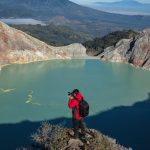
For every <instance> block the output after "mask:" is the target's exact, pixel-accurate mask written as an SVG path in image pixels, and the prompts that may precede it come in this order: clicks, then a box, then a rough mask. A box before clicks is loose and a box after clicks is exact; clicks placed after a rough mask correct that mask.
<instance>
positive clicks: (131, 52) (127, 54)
mask: <svg viewBox="0 0 150 150" xmlns="http://www.w3.org/2000/svg"><path fill="white" fill-rule="evenodd" d="M100 58H101V59H102V60H108V61H112V62H124V63H130V64H133V65H134V66H137V67H142V68H144V69H150V29H145V30H143V31H142V32H140V33H139V34H138V35H136V36H135V37H134V38H132V39H122V40H120V41H119V42H118V43H117V44H116V45H115V46H111V47H108V48H106V49H105V50H104V52H103V53H102V54H100Z"/></svg>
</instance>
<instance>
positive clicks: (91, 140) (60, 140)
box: [17, 122, 132, 150]
mask: <svg viewBox="0 0 150 150" xmlns="http://www.w3.org/2000/svg"><path fill="white" fill-rule="evenodd" d="M31 137H32V141H33V144H32V146H30V147H28V148H18V149H17V150H35V149H38V150H132V149H131V148H129V149H128V148H125V147H123V146H121V145H119V144H116V140H114V139H112V138H109V137H107V136H105V135H103V134H102V133H100V132H98V131H97V130H94V129H87V131H86V135H85V136H84V137H83V136H82V135H81V136H80V139H74V138H73V131H72V129H69V128H65V127H62V126H61V125H51V124H49V123H48V122H44V123H42V125H41V126H40V128H39V129H38V130H37V132H36V133H34V134H33V135H32V136H31Z"/></svg>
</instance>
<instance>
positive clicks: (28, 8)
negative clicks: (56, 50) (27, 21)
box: [0, 0, 150, 37]
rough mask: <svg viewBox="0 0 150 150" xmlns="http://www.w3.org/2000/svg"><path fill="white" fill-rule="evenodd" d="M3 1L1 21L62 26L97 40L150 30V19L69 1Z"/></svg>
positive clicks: (0, 12)
mask: <svg viewBox="0 0 150 150" xmlns="http://www.w3.org/2000/svg"><path fill="white" fill-rule="evenodd" d="M44 2H45V3H44V4H43V1H42V0H37V1H36V0H23V1H19V0H7V1H5V0H1V1H0V6H1V7H0V8H1V9H0V17H1V18H11V17H13V18H32V19H36V20H41V21H45V22H46V23H54V24H55V23H60V24H61V25H62V24H63V25H65V26H69V27H71V28H72V29H74V30H76V31H81V32H85V33H87V34H92V35H95V36H98V37H100V36H103V35H105V34H107V33H108V32H112V31H116V30H122V29H129V28H131V29H136V30H141V29H144V28H146V27H148V26H150V16H128V15H118V14H112V13H106V12H103V11H98V10H95V9H91V8H88V7H84V6H80V5H78V4H75V3H73V2H71V1H68V0H63V1H61V0H54V1H53V0H44Z"/></svg>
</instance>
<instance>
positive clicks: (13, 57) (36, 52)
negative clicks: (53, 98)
mask: <svg viewBox="0 0 150 150" xmlns="http://www.w3.org/2000/svg"><path fill="white" fill-rule="evenodd" d="M79 56H80V57H81V56H82V57H86V49H85V48H84V47H83V46H82V45H81V44H78V43H76V44H71V45H69V46H64V47H52V46H50V45H47V44H46V43H44V42H42V41H40V40H38V39H36V38H33V37H31V36H30V35H28V34H26V33H24V32H22V31H19V30H17V29H14V28H11V27H9V26H8V25H6V24H4V23H2V22H0V66H2V65H5V64H12V63H19V64H21V63H29V62H33V61H43V60H50V59H70V58H76V57H79Z"/></svg>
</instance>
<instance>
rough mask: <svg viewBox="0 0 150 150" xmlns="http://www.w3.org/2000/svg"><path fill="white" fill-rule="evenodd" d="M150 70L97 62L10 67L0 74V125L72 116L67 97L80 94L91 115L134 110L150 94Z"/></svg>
mask: <svg viewBox="0 0 150 150" xmlns="http://www.w3.org/2000/svg"><path fill="white" fill-rule="evenodd" d="M149 77H150V71H144V70H142V69H136V68H134V67H131V66H130V65H125V64H117V63H108V62H101V61H99V60H52V61H46V62H36V63H30V64H25V65H10V66H7V67H5V68H3V69H2V71H1V72H0V124H10V123H19V122H22V121H25V120H28V121H32V122H35V121H43V120H51V119H56V118H60V117H66V118H70V117H71V111H70V110H69V109H68V108H67V102H68V95H67V92H68V91H71V90H72V89H74V88H78V89H80V91H81V92H82V93H83V95H84V98H85V99H86V100H87V101H88V102H89V104H90V116H93V115H96V114H98V113H101V112H105V111H108V110H111V109H112V108H114V107H120V106H132V105H133V104H135V103H136V102H140V101H144V100H145V99H147V98H148V93H150V80H149Z"/></svg>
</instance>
